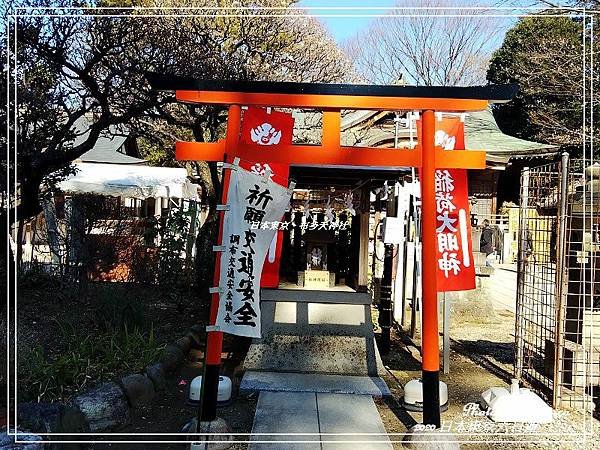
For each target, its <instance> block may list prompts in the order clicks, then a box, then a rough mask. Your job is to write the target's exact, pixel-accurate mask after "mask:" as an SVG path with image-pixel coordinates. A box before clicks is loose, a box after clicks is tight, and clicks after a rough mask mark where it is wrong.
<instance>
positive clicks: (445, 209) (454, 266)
mask: <svg viewBox="0 0 600 450" xmlns="http://www.w3.org/2000/svg"><path fill="white" fill-rule="evenodd" d="M435 128H436V132H435V145H436V146H439V147H442V148H443V149H444V150H454V149H464V147H465V137H464V130H465V129H464V123H463V122H462V121H461V120H460V118H459V117H450V118H443V119H442V120H436V126H435ZM417 133H418V136H419V139H420V136H421V122H420V121H418V122H417ZM435 205H436V214H437V216H436V217H437V222H436V223H437V230H436V236H437V239H436V242H437V269H438V270H437V290H438V292H448V291H466V290H469V289H475V265H474V262H473V246H472V242H471V220H470V217H471V215H470V212H469V189H468V183H467V171H466V170H465V169H437V170H436V171H435Z"/></svg>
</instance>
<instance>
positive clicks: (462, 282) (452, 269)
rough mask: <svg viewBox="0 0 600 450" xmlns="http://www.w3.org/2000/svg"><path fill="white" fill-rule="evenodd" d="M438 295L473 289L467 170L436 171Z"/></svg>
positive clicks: (473, 275)
mask: <svg viewBox="0 0 600 450" xmlns="http://www.w3.org/2000/svg"><path fill="white" fill-rule="evenodd" d="M435 206H436V213H437V229H436V232H437V257H438V260H437V265H438V272H437V288H438V292H447V291H466V290H469V289H475V265H474V263H473V249H472V245H471V220H470V214H469V192H468V189H467V171H466V170H464V169H437V170H436V171H435Z"/></svg>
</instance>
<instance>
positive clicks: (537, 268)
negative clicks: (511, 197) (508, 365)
mask: <svg viewBox="0 0 600 450" xmlns="http://www.w3.org/2000/svg"><path fill="white" fill-rule="evenodd" d="M599 187H600V166H589V165H588V167H587V168H586V167H585V165H584V163H583V161H581V160H573V161H570V160H569V158H568V155H564V156H563V158H562V160H561V161H558V162H556V163H551V164H547V165H543V166H539V167H535V168H532V169H525V170H524V171H523V173H522V177H521V207H520V216H519V249H518V285H517V315H516V326H515V336H516V351H517V354H516V358H515V375H516V377H517V378H519V379H521V380H523V381H525V382H527V383H529V385H530V386H531V387H533V388H534V389H536V390H537V391H538V392H539V393H540V394H542V395H543V396H544V397H546V399H547V400H548V401H549V402H551V403H552V404H553V406H555V407H561V406H562V407H573V408H576V409H581V410H585V411H591V410H594V409H595V404H596V403H597V401H598V396H597V392H596V393H595V392H594V390H596V391H597V386H598V384H599V381H600V373H599V372H600V371H599V361H600V358H599V355H600V340H598V338H595V337H594V336H595V334H596V333H597V332H598V331H600V310H599V306H600V300H599V298H600V297H599V296H598V294H599V293H600V285H599V284H598V283H599V282H600V278H598V277H597V276H596V267H597V266H598V263H599V261H598V255H599V253H598V252H600V241H599V231H600V227H599V223H600V208H598V203H599V202H598V201H597V199H596V197H597V195H598V193H599V192H600V189H598V188H599ZM594 191H595V192H594Z"/></svg>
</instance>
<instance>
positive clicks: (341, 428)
mask: <svg viewBox="0 0 600 450" xmlns="http://www.w3.org/2000/svg"><path fill="white" fill-rule="evenodd" d="M252 433H253V436H252V437H251V441H253V442H252V443H251V444H250V445H249V447H248V448H249V449H251V450H266V449H268V450H275V449H277V450H279V449H281V450H291V449H294V450H295V449H298V450H300V449H302V450H305V449H310V450H313V449H315V450H345V449H348V448H360V449H361V450H362V449H364V450H371V449H373V450H382V449H386V450H387V449H392V448H393V447H392V444H391V443H390V441H389V438H388V436H387V434H384V433H386V431H385V427H384V426H383V422H382V421H381V417H380V416H379V412H378V411H377V407H376V406H375V403H374V402H373V398H372V397H371V396H369V395H350V394H327V393H308V392H261V393H260V397H259V399H258V404H257V407H256V414H255V416H254V424H253V427H252ZM255 433H317V434H315V435H313V436H307V435H304V436H294V435H291V434H287V435H286V434H283V435H281V434H280V435H271V436H268V435H256V434H255ZM318 433H349V434H346V435H342V436H329V435H322V436H319V434H318ZM355 433H382V434H380V435H374V434H364V435H356V434H355ZM353 434H354V435H353ZM259 441H263V442H259ZM264 441H290V442H285V443H282V442H277V443H275V442H273V443H270V442H264ZM298 441H302V442H298ZM307 441H308V442H307ZM336 441H337V442H336ZM340 441H342V442H340ZM360 441H378V442H367V443H365V442H360ZM354 442H356V443H354Z"/></svg>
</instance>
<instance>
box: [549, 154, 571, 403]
mask: <svg viewBox="0 0 600 450" xmlns="http://www.w3.org/2000/svg"><path fill="white" fill-rule="evenodd" d="M568 177H569V154H568V153H567V152H565V153H563V154H562V158H561V165H560V190H559V191H558V196H559V200H560V202H559V210H558V224H557V226H558V230H557V231H558V233H557V235H558V239H557V240H556V279H555V285H554V288H555V295H554V298H555V305H556V327H555V331H556V336H555V338H554V373H553V382H552V406H554V407H555V408H556V407H558V406H559V405H560V401H561V387H562V382H561V379H560V378H561V376H562V361H563V352H562V349H563V347H564V301H563V300H564V295H565V289H564V280H565V277H564V270H565V269H564V267H565V258H566V257H567V252H566V250H567V249H566V243H567V227H566V226H567V197H568Z"/></svg>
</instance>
